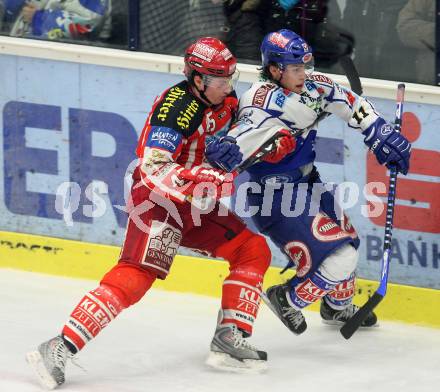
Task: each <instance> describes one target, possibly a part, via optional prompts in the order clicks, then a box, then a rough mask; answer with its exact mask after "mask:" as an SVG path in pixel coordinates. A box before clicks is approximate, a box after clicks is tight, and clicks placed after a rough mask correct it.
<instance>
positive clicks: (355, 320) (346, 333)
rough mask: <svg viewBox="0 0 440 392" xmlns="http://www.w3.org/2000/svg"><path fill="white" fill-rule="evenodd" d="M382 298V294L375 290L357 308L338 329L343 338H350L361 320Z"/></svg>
mask: <svg viewBox="0 0 440 392" xmlns="http://www.w3.org/2000/svg"><path fill="white" fill-rule="evenodd" d="M382 300H383V296H382V295H380V294H378V293H377V292H375V293H374V294H373V295H372V296H371V297H370V299H369V300H368V301H367V302H366V303H365V304H364V306H362V307H361V308H359V310H358V311H357V312H356V313H355V314H354V315H353V317H351V318H350V319H348V320H347V322H346V323H345V324H344V325H343V326H342V328H341V329H340V331H341V334H342V336H343V337H344V338H345V339H350V338H351V337H352V336H353V334H354V333H355V332H356V331H357V330H358V328H359V327H360V326H361V324H362V322H363V321H364V320H365V319H366V318H367V317H368V315H369V314H370V312H372V311H373V310H374V308H375V307H376V306H377V305H379V303H380V301H382Z"/></svg>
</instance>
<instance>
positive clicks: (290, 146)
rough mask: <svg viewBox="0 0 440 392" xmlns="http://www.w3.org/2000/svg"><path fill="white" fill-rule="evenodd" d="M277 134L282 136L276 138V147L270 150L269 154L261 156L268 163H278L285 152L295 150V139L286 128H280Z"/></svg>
mask: <svg viewBox="0 0 440 392" xmlns="http://www.w3.org/2000/svg"><path fill="white" fill-rule="evenodd" d="M279 134H280V135H282V136H281V137H280V138H278V139H277V141H276V144H277V149H276V150H274V151H273V152H271V153H270V154H268V155H266V156H265V157H264V158H263V161H265V162H269V163H278V162H279V161H281V159H283V158H284V157H285V156H286V155H287V154H289V153H291V152H292V151H295V148H296V140H295V138H294V137H293V136H292V135H291V134H290V132H289V131H288V130H287V129H282V130H281V131H279Z"/></svg>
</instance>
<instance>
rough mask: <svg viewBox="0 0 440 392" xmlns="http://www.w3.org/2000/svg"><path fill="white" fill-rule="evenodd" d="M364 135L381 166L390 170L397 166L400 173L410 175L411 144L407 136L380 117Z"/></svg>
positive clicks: (366, 142)
mask: <svg viewBox="0 0 440 392" xmlns="http://www.w3.org/2000/svg"><path fill="white" fill-rule="evenodd" d="M362 133H363V134H364V135H365V139H364V142H365V144H366V145H367V146H368V147H369V148H370V150H371V151H372V152H373V153H374V155H376V159H377V161H378V162H379V163H380V164H381V165H383V164H385V165H386V166H387V167H388V168H391V167H392V166H395V167H396V169H397V171H398V172H400V173H402V174H407V173H408V169H409V160H410V157H411V143H410V142H409V141H408V140H407V139H406V137H405V136H403V135H402V134H401V133H400V132H396V131H395V130H394V127H393V126H392V125H391V124H387V123H386V122H385V120H384V119H383V118H380V117H379V118H378V119H377V120H376V121H375V122H374V123H373V124H372V125H370V126H369V127H368V128H367V129H366V130H365V131H364V132H362Z"/></svg>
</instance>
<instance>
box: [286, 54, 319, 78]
mask: <svg viewBox="0 0 440 392" xmlns="http://www.w3.org/2000/svg"><path fill="white" fill-rule="evenodd" d="M278 67H279V68H280V69H281V70H282V71H283V72H291V73H293V74H296V75H297V74H300V73H302V72H305V74H306V76H308V77H309V76H311V75H312V74H313V72H314V71H315V60H314V59H313V58H312V59H311V60H309V61H308V62H307V63H305V64H304V63H299V64H293V63H292V64H278Z"/></svg>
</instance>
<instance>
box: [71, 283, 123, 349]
mask: <svg viewBox="0 0 440 392" xmlns="http://www.w3.org/2000/svg"><path fill="white" fill-rule="evenodd" d="M125 307H126V306H124V304H123V303H122V302H121V301H120V299H119V298H118V297H117V296H116V295H115V294H114V293H113V291H112V290H111V289H109V288H108V287H106V286H102V285H101V286H99V287H98V288H96V289H95V290H92V291H90V292H89V293H87V294H86V295H85V296H84V298H83V299H82V300H81V301H80V302H79V304H78V305H77V306H76V307H75V309H74V310H73V312H72V313H71V315H70V318H69V320H68V322H67V323H66V325H65V326H64V328H63V331H62V335H63V339H64V340H65V341H66V342H67V347H68V348H69V349H70V351H72V352H77V351H79V350H81V349H82V348H83V347H84V345H85V344H86V343H87V342H89V341H90V340H92V339H93V338H94V337H96V335H98V333H99V332H101V330H102V329H103V328H105V327H106V326H107V325H108V324H109V323H110V321H112V320H113V319H114V318H115V317H116V316H117V315H118V314H119V313H120V312H121V311H122V310H123V309H124V308H125ZM72 346H73V348H74V350H72V349H71V348H72Z"/></svg>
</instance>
